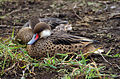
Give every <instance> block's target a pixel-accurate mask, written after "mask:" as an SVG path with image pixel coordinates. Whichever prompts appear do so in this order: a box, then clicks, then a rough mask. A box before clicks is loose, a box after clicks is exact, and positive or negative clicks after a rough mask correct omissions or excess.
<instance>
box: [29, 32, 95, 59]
mask: <svg viewBox="0 0 120 79" xmlns="http://www.w3.org/2000/svg"><path fill="white" fill-rule="evenodd" d="M93 43H94V41H93V40H90V39H87V38H85V37H78V36H74V35H70V34H67V33H66V32H64V31H59V32H54V33H53V34H52V35H50V36H49V37H47V38H41V39H39V40H38V41H37V42H35V43H34V44H33V45H27V51H28V53H29V55H30V56H32V57H46V56H47V53H48V54H49V56H53V55H55V54H56V53H68V52H73V53H80V52H82V53H88V52H93V51H94V50H95V49H96V48H95V47H94V46H93V45H92V44H93ZM89 48H90V49H89Z"/></svg>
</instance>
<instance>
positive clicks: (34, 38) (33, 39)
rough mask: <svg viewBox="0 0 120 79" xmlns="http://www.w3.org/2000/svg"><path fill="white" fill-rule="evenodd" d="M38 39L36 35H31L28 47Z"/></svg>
mask: <svg viewBox="0 0 120 79" xmlns="http://www.w3.org/2000/svg"><path fill="white" fill-rule="evenodd" d="M38 39H39V35H38V34H37V33H36V34H34V35H33V37H32V39H31V40H30V41H29V42H28V43H27V44H28V45H32V44H34V43H35V42H36V41H37V40H38Z"/></svg>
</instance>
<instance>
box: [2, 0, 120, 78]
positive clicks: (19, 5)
mask: <svg viewBox="0 0 120 79" xmlns="http://www.w3.org/2000/svg"><path fill="white" fill-rule="evenodd" d="M33 15H36V16H39V17H40V18H44V17H54V18H59V19H63V20H67V21H69V22H70V23H71V24H72V25H73V31H70V33H71V34H73V35H78V36H84V37H88V38H91V39H94V40H98V41H100V42H101V44H100V46H101V47H103V48H104V50H105V52H104V54H106V53H107V52H108V51H110V53H109V55H111V56H114V55H116V54H120V1H109V0H108V1H106V0H92V1H91V0H87V2H85V1H83V0H75V1H74V0H58V1H57V0H45V1H44V0H40V1H39V0H35V1H25V2H22V1H21V0H20V1H18V2H1V3H0V37H5V36H9V35H11V33H12V30H13V27H14V26H15V33H17V32H18V30H19V29H20V28H21V27H22V26H23V25H24V24H25V23H26V22H27V21H28V20H29V18H30V17H31V16H33ZM91 57H92V58H93V59H94V60H95V62H96V63H97V64H98V66H106V67H105V68H104V69H103V70H101V71H100V72H101V73H106V74H116V75H118V77H116V79H117V78H120V68H119V67H120V57H108V56H106V57H105V58H106V59H107V60H108V61H109V62H110V63H112V64H109V63H107V62H106V61H105V60H104V59H103V58H102V57H101V56H100V55H92V56H91ZM35 73H37V75H36V76H35V77H31V76H28V78H36V79H38V78H39V77H41V79H51V78H53V79H55V78H58V77H60V76H61V74H59V73H57V72H55V70H48V71H47V70H44V69H36V71H35ZM17 75H18V77H14V75H13V74H9V75H8V74H7V75H5V76H3V79H7V78H8V76H9V77H11V78H15V79H17V78H20V77H19V76H20V75H19V74H17Z"/></svg>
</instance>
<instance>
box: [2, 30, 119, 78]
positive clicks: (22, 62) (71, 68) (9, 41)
mask: <svg viewBox="0 0 120 79" xmlns="http://www.w3.org/2000/svg"><path fill="white" fill-rule="evenodd" d="M13 41H14V30H13V33H12V36H11V37H10V38H4V39H0V70H1V71H0V75H1V77H2V76H3V75H4V74H5V73H7V72H9V71H11V70H14V69H16V68H20V70H22V71H21V72H22V73H23V74H22V77H21V79H23V78H25V76H26V75H25V74H35V73H34V68H46V70H47V69H48V70H49V69H50V68H52V69H55V70H56V71H57V72H62V73H64V77H63V79H71V78H79V77H83V78H86V79H91V78H100V79H102V77H104V79H106V77H105V76H106V75H105V74H101V73H100V72H99V70H100V69H102V68H104V67H97V64H96V63H95V62H94V60H92V62H90V60H89V59H85V58H84V56H83V54H82V53H81V54H79V55H77V54H76V56H77V57H81V59H80V60H79V59H75V58H74V55H72V56H70V54H69V53H67V54H57V55H58V56H59V58H57V57H56V56H53V57H49V54H48V57H47V58H44V59H43V60H42V61H39V60H36V59H33V58H31V57H30V56H29V55H28V54H27V51H26V50H25V47H26V45H21V44H19V43H13ZM115 56H117V55H115ZM30 67H32V68H30ZM26 71H29V72H26ZM11 73H12V72H11Z"/></svg>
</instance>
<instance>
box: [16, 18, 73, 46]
mask: <svg viewBox="0 0 120 79" xmlns="http://www.w3.org/2000/svg"><path fill="white" fill-rule="evenodd" d="M39 22H41V23H43V22H45V23H47V24H48V25H49V26H50V27H51V29H52V30H53V29H55V28H56V27H58V28H57V29H58V30H59V29H62V28H63V27H64V26H67V31H70V30H72V26H71V25H69V23H68V21H65V20H61V19H58V18H50V17H47V18H39V17H38V16H31V18H30V19H29V21H28V22H26V23H25V24H24V25H23V27H22V28H21V29H20V30H19V31H18V33H17V35H16V36H15V41H17V42H19V43H20V44H27V43H28V42H29V41H30V39H31V38H32V36H33V35H34V32H33V30H34V27H35V25H36V24H37V23H39ZM68 26H69V27H68ZM68 28H69V29H68Z"/></svg>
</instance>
